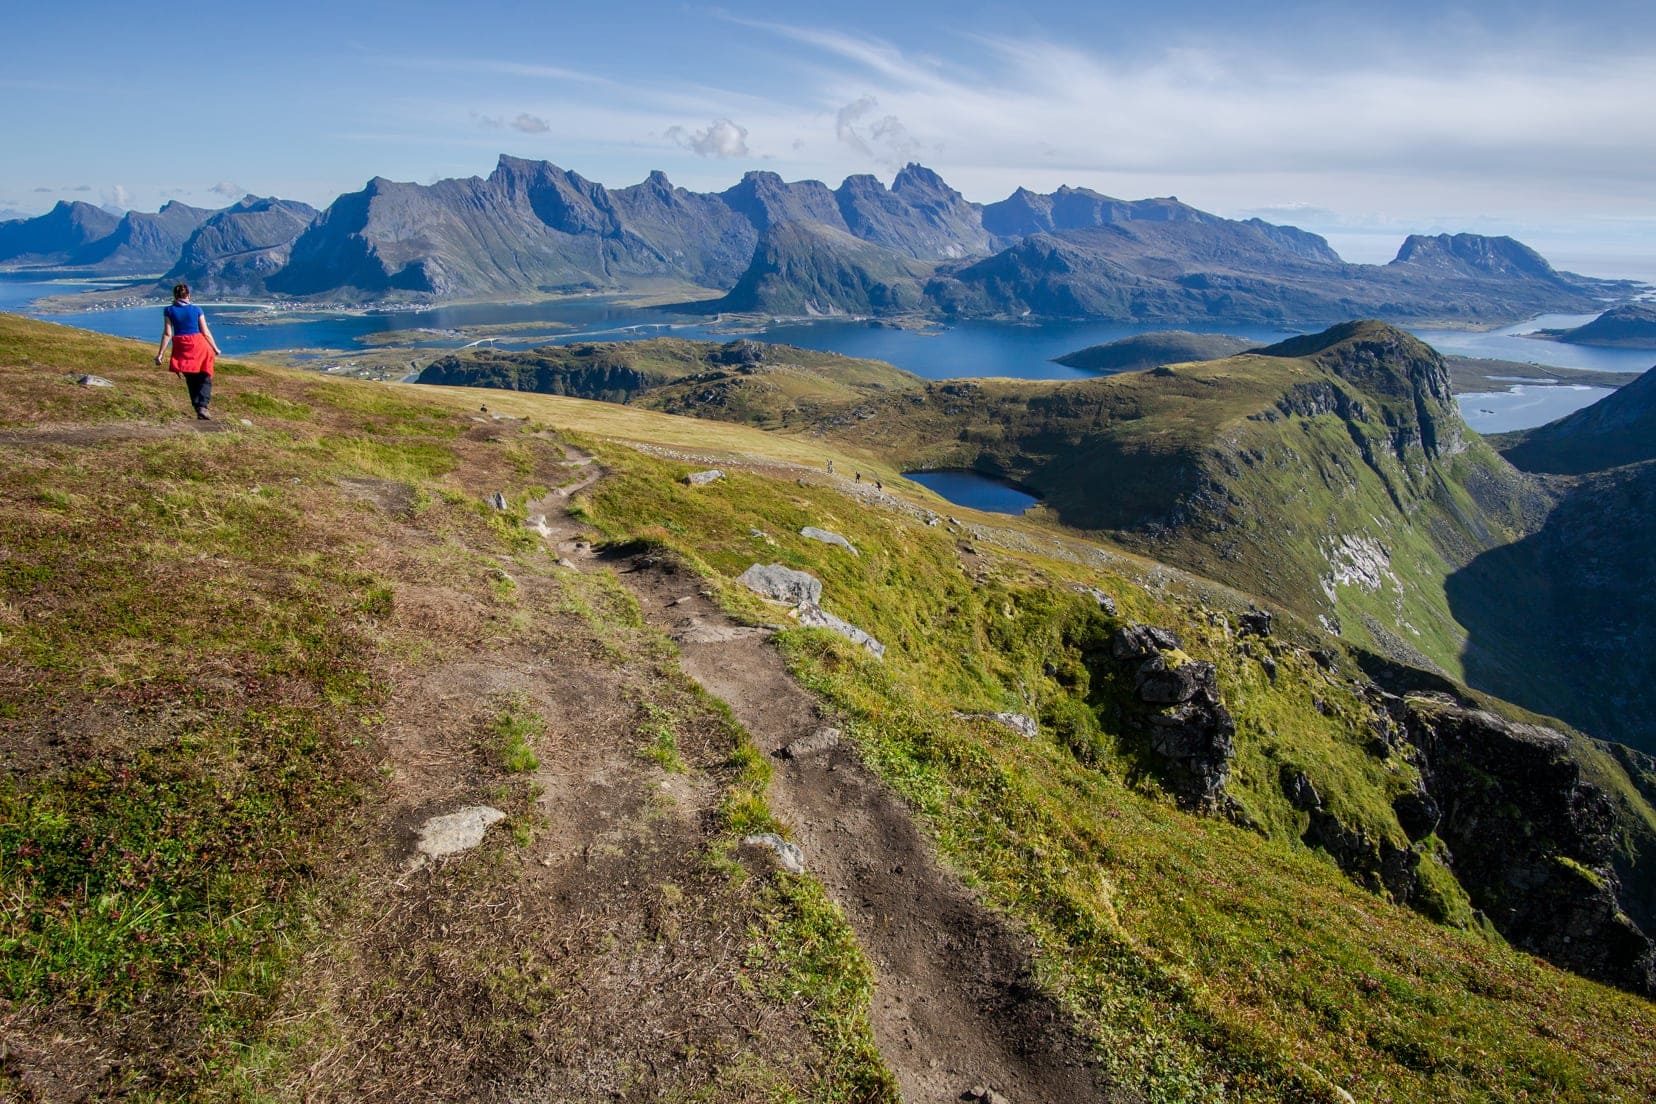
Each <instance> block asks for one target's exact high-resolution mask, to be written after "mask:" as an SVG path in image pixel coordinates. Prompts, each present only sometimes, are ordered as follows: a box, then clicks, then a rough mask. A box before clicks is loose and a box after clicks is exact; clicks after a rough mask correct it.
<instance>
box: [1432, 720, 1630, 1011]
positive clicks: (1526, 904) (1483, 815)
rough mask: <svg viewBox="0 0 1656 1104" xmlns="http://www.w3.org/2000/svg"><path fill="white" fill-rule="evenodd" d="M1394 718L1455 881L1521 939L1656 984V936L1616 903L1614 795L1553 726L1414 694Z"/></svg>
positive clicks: (1614, 978) (1604, 977)
mask: <svg viewBox="0 0 1656 1104" xmlns="http://www.w3.org/2000/svg"><path fill="white" fill-rule="evenodd" d="M1402 712H1403V716H1402V717H1401V721H1402V724H1403V727H1404V729H1405V731H1406V733H1407V737H1408V740H1409V742H1410V744H1411V745H1413V747H1414V749H1415V751H1416V756H1417V765H1418V766H1419V767H1420V770H1421V775H1422V777H1423V779H1424V781H1425V785H1426V790H1427V791H1428V792H1429V793H1430V794H1431V795H1432V799H1433V800H1435V802H1436V803H1437V805H1438V806H1439V807H1440V809H1441V819H1440V821H1439V822H1438V825H1437V829H1436V830H1437V833H1438V836H1439V837H1440V838H1441V839H1443V841H1444V842H1445V843H1446V844H1448V846H1449V849H1450V851H1451V853H1452V854H1453V856H1454V859H1453V866H1454V870H1455V873H1456V875H1457V877H1458V878H1459V879H1460V882H1461V885H1463V886H1464V887H1465V888H1466V891H1467V893H1468V894H1469V895H1470V896H1471V898H1472V901H1473V903H1474V904H1475V905H1477V906H1478V907H1479V908H1480V909H1482V910H1483V911H1484V912H1485V913H1486V914H1487V915H1488V916H1489V918H1490V920H1491V921H1492V922H1493V923H1494V924H1495V927H1496V928H1497V929H1498V930H1499V931H1500V932H1501V934H1502V935H1504V936H1505V937H1506V938H1507V939H1508V940H1510V941H1511V942H1512V943H1513V944H1515V945H1516V946H1519V947H1522V948H1524V949H1526V950H1528V951H1531V952H1532V953H1534V954H1537V955H1540V956H1541V957H1543V958H1546V959H1548V960H1549V961H1551V962H1554V963H1556V964H1557V965H1559V966H1562V967H1564V968H1565V969H1568V970H1573V971H1575V972H1577V973H1581V974H1584V975H1586V976H1588V977H1592V978H1596V979H1598V980H1600V981H1604V982H1608V983H1610V984H1612V985H1618V986H1621V987H1622V988H1626V989H1631V990H1633V991H1634V992H1638V993H1643V994H1645V995H1647V996H1656V944H1652V942H1651V940H1650V939H1649V938H1648V937H1647V936H1646V935H1645V933H1644V932H1643V931H1641V930H1640V928H1639V927H1638V925H1636V924H1635V923H1634V922H1633V921H1632V920H1631V919H1630V918H1629V917H1628V916H1627V914H1626V913H1625V912H1624V911H1623V910H1622V908H1621V906H1620V902H1619V900H1618V892H1619V889H1620V884H1619V882H1618V880H1617V877H1616V874H1615V873H1614V872H1613V870H1612V869H1611V861H1612V850H1613V840H1612V836H1611V829H1612V824H1613V812H1612V809H1611V805H1610V802H1609V799H1608V798H1607V797H1606V796H1605V794H1604V793H1603V792H1602V791H1601V790H1599V789H1598V788H1597V787H1595V786H1593V785H1592V784H1591V783H1589V782H1587V781H1586V780H1585V779H1583V777H1582V775H1581V768H1580V767H1579V766H1577V765H1576V763H1575V761H1574V760H1573V759H1571V758H1570V757H1569V755H1568V754H1567V747H1568V743H1567V741H1566V740H1565V739H1564V737H1562V736H1560V735H1559V734H1558V733H1556V732H1552V731H1551V730H1548V729H1544V728H1535V727H1532V726H1527V725H1517V724H1513V723H1511V722H1508V721H1504V720H1502V719H1500V718H1498V717H1495V716H1493V715H1491V714H1488V713H1483V712H1478V711H1474V710H1466V709H1461V708H1458V707H1454V706H1447V705H1440V704H1436V703H1424V702H1420V701H1419V700H1417V699H1416V700H1410V701H1409V702H1408V704H1407V705H1406V706H1404V707H1402Z"/></svg>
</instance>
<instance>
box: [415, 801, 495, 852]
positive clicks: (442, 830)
mask: <svg viewBox="0 0 1656 1104" xmlns="http://www.w3.org/2000/svg"><path fill="white" fill-rule="evenodd" d="M505 819H506V814H505V813H503V812H501V811H500V810H499V809H496V808H495V807H494V806H492V805H470V806H467V807H466V808H464V809H458V810H456V811H455V812H452V813H445V814H443V815H442V816H434V817H432V818H431V819H430V820H428V821H426V822H425V823H424V824H422V825H420V832H419V839H418V840H417V841H416V842H415V844H414V849H415V850H416V851H418V852H419V853H420V854H422V855H424V856H425V857H426V858H429V859H441V858H443V857H445V856H447V855H457V854H459V853H460V852H462V851H470V850H471V849H472V848H474V847H476V846H477V845H478V844H480V843H482V842H483V835H484V833H486V832H487V831H488V830H489V826H490V825H491V824H497V823H499V822H500V821H502V820H505Z"/></svg>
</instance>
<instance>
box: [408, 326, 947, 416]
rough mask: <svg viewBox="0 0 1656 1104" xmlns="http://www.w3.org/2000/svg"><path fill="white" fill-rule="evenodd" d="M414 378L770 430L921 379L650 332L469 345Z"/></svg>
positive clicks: (818, 356)
mask: <svg viewBox="0 0 1656 1104" xmlns="http://www.w3.org/2000/svg"><path fill="white" fill-rule="evenodd" d="M419 382H421V383H433V384H450V385H459V386H463V387H490V388H500V389H505V390H510V391H537V392H540V393H541V394H546V395H572V396H575V397H577V398H584V399H599V400H602V401H604V402H617V403H636V404H638V405H640V406H643V407H646V408H648V409H651V410H662V411H666V412H667V413H670V414H671V413H695V414H696V415H698V416H699V417H704V418H716V419H719V420H721V421H736V422H745V423H747V424H750V425H757V426H760V427H763V428H767V429H769V428H781V427H786V426H788V425H790V424H795V425H797V424H800V423H802V422H805V421H807V420H810V419H813V418H814V417H819V416H821V415H823V414H824V412H826V411H828V410H837V409H839V408H842V407H843V406H845V405H846V404H848V403H851V402H855V401H857V400H859V399H861V398H863V397H866V396H869V395H873V394H878V393H880V392H885V391H901V390H905V389H908V388H911V387H917V386H919V384H920V382H921V380H920V378H919V377H918V376H915V375H911V374H910V373H908V372H904V371H900V370H899V369H896V368H893V367H892V366H891V365H889V364H886V363H883V362H881V361H876V360H858V359H855V358H852V357H844V356H839V355H838V354H835V353H819V352H816V351H814V350H811V349H798V348H795V347H793V346H791V345H770V344H761V343H759V342H756V341H741V340H738V341H731V342H727V343H725V344H723V345H716V344H714V343H712V342H705V341H702V342H695V341H682V340H679V339H676V338H656V339H654V340H650V341H622V342H609V343H605V344H583V345H551V346H547V347H545V348H542V349H536V350H533V351H531V352H505V351H500V350H495V349H468V350H464V351H462V352H458V353H450V354H448V355H447V356H443V357H439V358H438V359H437V360H435V361H433V362H432V363H431V364H430V365H428V366H427V367H426V368H425V370H424V371H422V372H421V373H420V379H419Z"/></svg>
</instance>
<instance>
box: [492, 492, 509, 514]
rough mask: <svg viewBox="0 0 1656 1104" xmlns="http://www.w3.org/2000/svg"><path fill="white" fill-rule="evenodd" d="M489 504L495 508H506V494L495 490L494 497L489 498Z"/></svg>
mask: <svg viewBox="0 0 1656 1104" xmlns="http://www.w3.org/2000/svg"><path fill="white" fill-rule="evenodd" d="M489 505H491V506H493V507H494V508H495V509H497V510H504V509H505V508H506V496H505V495H503V494H501V493H500V492H499V491H496V492H495V493H494V497H493V498H491V499H489Z"/></svg>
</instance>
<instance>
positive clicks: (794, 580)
mask: <svg viewBox="0 0 1656 1104" xmlns="http://www.w3.org/2000/svg"><path fill="white" fill-rule="evenodd" d="M736 581H737V582H738V583H741V584H742V585H743V586H745V587H747V588H748V589H749V590H751V591H753V592H754V593H755V594H758V595H761V596H763V597H765V598H770V599H773V600H774V601H777V602H786V603H787V604H788V605H790V606H801V605H805V604H807V603H810V604H812V605H815V604H816V602H817V601H818V600H820V599H821V598H822V581H821V580H820V579H818V578H817V577H816V576H814V575H811V574H809V573H808V572H804V571H795V570H794V569H793V568H791V567H783V566H782V565H781V564H754V565H753V566H752V567H750V568H748V569H747V570H746V571H744V572H742V574H741V575H740V576H738V577H737V579H736Z"/></svg>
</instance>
